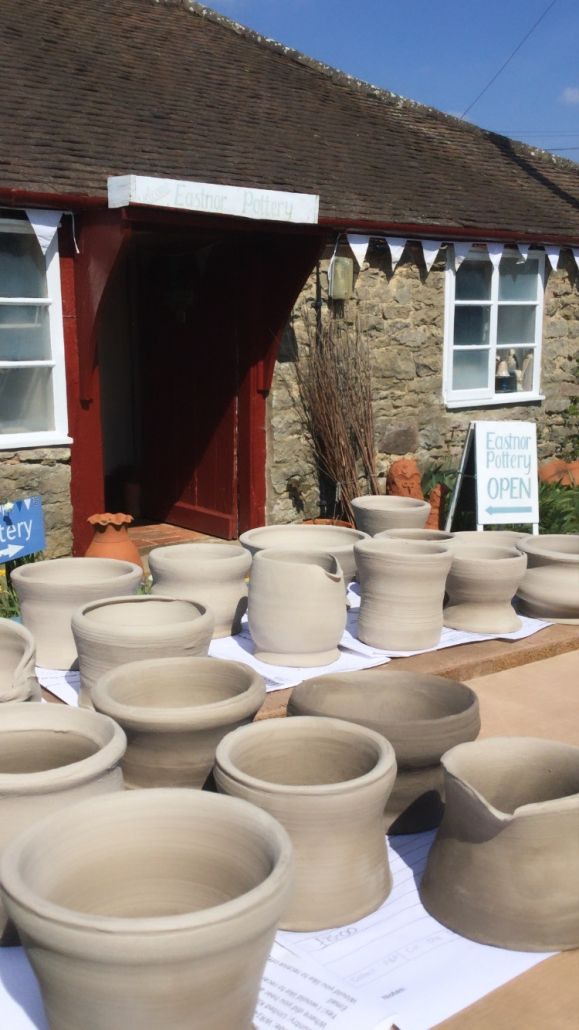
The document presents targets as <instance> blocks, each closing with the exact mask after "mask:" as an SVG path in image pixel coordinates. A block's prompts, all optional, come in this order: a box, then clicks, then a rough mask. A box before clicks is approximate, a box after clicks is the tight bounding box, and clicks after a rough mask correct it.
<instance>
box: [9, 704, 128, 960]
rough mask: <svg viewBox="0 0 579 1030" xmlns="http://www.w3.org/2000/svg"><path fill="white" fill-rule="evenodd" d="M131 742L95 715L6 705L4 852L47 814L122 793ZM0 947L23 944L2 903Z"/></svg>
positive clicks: (66, 709)
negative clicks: (99, 796)
mask: <svg viewBox="0 0 579 1030" xmlns="http://www.w3.org/2000/svg"><path fill="white" fill-rule="evenodd" d="M126 744H127V741H126V737H125V734H124V733H123V731H122V730H121V728H120V727H119V726H117V725H116V723H114V722H113V721H112V719H107V718H106V717H105V716H104V715H97V714H96V712H83V711H81V710H80V709H78V708H71V707H68V706H65V705H49V704H47V705H40V704H38V705H31V704H12V705H5V706H4V707H3V709H2V717H1V718H0V853H1V852H2V851H3V850H4V848H5V847H6V846H7V844H8V843H9V842H10V841H11V840H13V839H14V838H15V837H17V836H18V835H19V834H20V833H22V831H23V830H26V829H27V828H28V827H29V826H32V825H33V824H34V823H36V822H37V821H38V820H39V819H41V818H42V816H44V815H48V814H49V813H50V812H54V811H56V810H57V809H59V808H63V807H64V806H67V805H70V804H71V803H72V802H74V801H76V800H78V799H80V798H83V797H88V796H90V795H92V794H105V793H110V792H111V791H120V790H122V789H123V777H122V773H121V765H120V763H121V759H122V757H123V754H124V752H125V747H126ZM0 942H1V943H2V944H16V943H18V942H17V940H16V938H15V934H14V928H13V927H12V926H11V925H10V924H9V923H7V918H6V913H5V911H4V909H3V907H2V902H1V900H0Z"/></svg>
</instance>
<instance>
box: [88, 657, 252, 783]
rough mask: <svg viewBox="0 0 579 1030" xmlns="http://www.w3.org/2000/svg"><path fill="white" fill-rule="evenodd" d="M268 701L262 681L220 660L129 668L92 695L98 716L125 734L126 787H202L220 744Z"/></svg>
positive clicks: (154, 661)
mask: <svg viewBox="0 0 579 1030" xmlns="http://www.w3.org/2000/svg"><path fill="white" fill-rule="evenodd" d="M264 698H265V682H264V680H263V679H262V678H261V676H259V675H258V674H257V673H256V672H255V671H254V670H253V669H251V668H250V667H249V666H247V665H241V664H240V663H239V662H224V661H222V660H220V659H219V658H151V659H149V660H148V661H143V662H130V663H129V664H128V665H122V666H120V667H119V668H117V669H111V670H110V672H107V673H105V675H104V676H102V677H101V678H100V679H99V680H98V682H97V683H96V684H95V685H94V686H93V687H92V689H91V699H92V702H93V704H94V707H95V708H96V710H97V711H98V712H104V713H105V715H110V717H111V718H112V719H115V720H116V722H118V723H119V725H120V726H122V727H123V729H124V730H125V732H126V734H127V737H128V747H127V752H126V754H125V757H124V760H123V775H124V779H125V785H126V786H127V787H202V786H203V784H204V783H205V780H206V779H207V777H208V775H209V773H210V772H211V767H212V765H213V760H214V758H215V748H216V747H217V744H218V743H219V741H220V740H221V738H222V737H223V736H225V734H226V733H229V731H230V730H233V729H235V728H236V727H237V726H241V725H243V723H246V722H250V721H251V719H253V717H254V715H255V714H256V712H257V711H258V710H259V708H261V705H262V704H263V701H264Z"/></svg>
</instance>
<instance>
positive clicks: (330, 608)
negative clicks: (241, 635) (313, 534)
mask: <svg viewBox="0 0 579 1030" xmlns="http://www.w3.org/2000/svg"><path fill="white" fill-rule="evenodd" d="M248 619H249V630H250V633H251V636H252V637H253V640H254V642H255V656H256V658H259V659H260V660H261V661H262V662H269V663H271V664H273V665H286V666H287V665H289V666H294V667H295V666H299V667H301V666H315V665H329V664H330V663H331V662H334V661H336V659H337V658H338V657H339V651H338V643H339V640H340V638H341V636H342V634H343V632H344V628H345V626H346V591H345V587H344V577H343V575H342V570H341V568H340V566H339V564H338V561H337V559H336V558H335V557H334V556H333V555H331V554H323V553H319V554H318V553H316V552H315V551H276V550H273V549H271V550H266V551H261V552H260V553H259V554H256V556H255V558H254V561H253V568H252V572H251V580H250V583H249V609H248Z"/></svg>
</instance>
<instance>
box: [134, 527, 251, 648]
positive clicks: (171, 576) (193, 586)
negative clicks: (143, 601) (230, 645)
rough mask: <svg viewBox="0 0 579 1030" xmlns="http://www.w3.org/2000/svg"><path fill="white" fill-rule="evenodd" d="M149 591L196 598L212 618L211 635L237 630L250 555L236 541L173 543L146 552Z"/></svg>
mask: <svg viewBox="0 0 579 1030" xmlns="http://www.w3.org/2000/svg"><path fill="white" fill-rule="evenodd" d="M149 568H150V570H151V573H152V575H153V587H152V590H151V593H153V594H164V595H165V596H166V597H178V598H181V599H182V600H184V601H197V602H199V603H200V604H202V605H205V607H207V608H210V609H211V611H212V612H213V616H214V618H215V628H214V630H213V636H214V637H229V636H231V635H232V634H235V633H239V631H240V629H241V617H242V615H244V614H245V611H246V610H247V582H246V578H247V576H248V575H249V570H250V568H251V555H250V554H249V552H248V551H247V550H246V549H245V548H244V547H238V546H237V545H235V544H204V543H199V544H173V545H171V546H170V547H155V548H154V550H152V551H151V553H150V554H149Z"/></svg>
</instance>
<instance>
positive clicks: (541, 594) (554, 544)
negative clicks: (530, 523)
mask: <svg viewBox="0 0 579 1030" xmlns="http://www.w3.org/2000/svg"><path fill="white" fill-rule="evenodd" d="M518 547H519V550H521V551H523V553H524V554H526V556H527V570H526V572H525V575H524V576H523V579H522V582H521V583H520V585H519V588H518V590H517V600H518V601H519V606H520V610H521V612H522V613H523V615H530V616H531V617H532V618H534V619H546V620H547V621H548V622H562V623H570V624H571V625H574V626H576V625H577V624H578V623H579V535H578V534H576V533H575V534H571V533H569V534H567V535H563V534H556V533H554V534H545V535H544V536H529V537H525V538H524V539H523V540H520V541H519V543H518Z"/></svg>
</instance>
